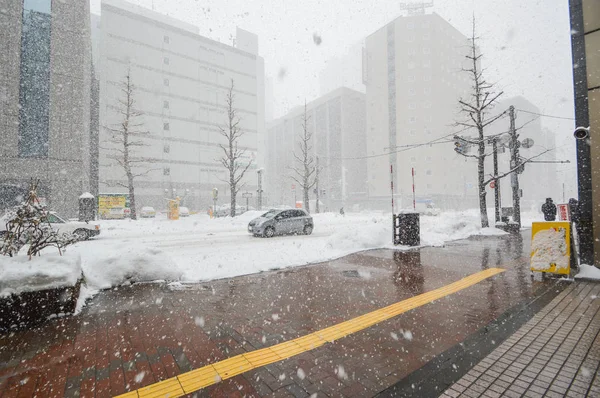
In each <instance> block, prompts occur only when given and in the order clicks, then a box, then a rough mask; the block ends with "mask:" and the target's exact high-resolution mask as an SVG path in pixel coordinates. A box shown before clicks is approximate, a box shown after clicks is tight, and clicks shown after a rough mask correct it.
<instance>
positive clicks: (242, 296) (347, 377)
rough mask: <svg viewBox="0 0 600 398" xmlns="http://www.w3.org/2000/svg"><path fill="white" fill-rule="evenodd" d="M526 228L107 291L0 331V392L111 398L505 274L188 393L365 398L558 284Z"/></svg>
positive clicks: (554, 289) (552, 290)
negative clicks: (481, 275) (70, 311)
mask: <svg viewBox="0 0 600 398" xmlns="http://www.w3.org/2000/svg"><path fill="white" fill-rule="evenodd" d="M523 236H524V237H522V236H503V237H477V238H471V239H469V240H463V241H457V242H453V243H450V244H448V245H447V246H446V247H444V248H424V249H421V250H415V251H408V252H400V251H392V250H373V251H368V252H363V253H359V254H355V255H351V256H347V257H344V258H341V259H338V260H334V261H330V262H327V263H322V264H317V265H311V266H306V267H301V268H294V269H286V270H273V271H271V272H266V273H261V274H254V275H248V276H242V277H237V278H233V279H225V280H219V281H211V282H205V283H200V284H189V285H186V284H170V285H167V284H136V285H133V286H125V287H120V288H118V289H114V290H110V291H105V292H102V293H101V294H99V295H98V296H96V297H95V298H94V299H93V300H92V301H91V302H90V303H89V304H88V306H87V307H86V308H85V309H84V310H83V312H82V313H81V314H80V315H79V316H75V317H67V318H62V319H55V320H53V321H51V322H49V323H47V324H45V325H44V326H42V327H40V328H39V329H36V330H28V331H18V332H13V333H10V334H6V335H2V336H0V394H1V395H0V396H1V397H2V398H4V397H17V396H23V397H27V396H39V397H54V396H57V397H58V396H67V397H75V396H81V397H106V396H113V395H118V394H121V393H124V392H127V391H132V390H135V389H138V388H140V387H143V386H146V385H149V384H152V383H155V382H158V381H161V380H164V379H166V378H169V377H173V376H175V375H178V374H181V373H183V372H187V371H189V370H192V369H196V368H199V367H202V366H204V365H207V364H209V363H213V362H216V361H219V360H223V359H226V358H229V357H232V356H234V355H237V354H241V353H245V352H248V351H253V350H255V349H259V348H263V347H268V346H271V345H273V344H276V343H280V342H282V341H287V340H290V339H293V338H296V337H301V336H304V335H306V334H309V333H311V332H314V331H317V330H319V329H322V328H325V327H328V326H331V325H333V324H336V323H339V322H342V321H345V320H347V319H350V318H354V317H356V316H359V315H362V314H365V313H368V312H371V311H374V310H376V309H379V308H381V307H384V306H387V305H390V304H393V303H396V302H399V301H402V300H404V299H407V298H410V297H413V296H414V295H418V294H421V293H424V292H428V291H431V290H433V289H436V288H440V287H442V286H445V285H447V284H449V283H452V282H455V281H458V280H460V279H461V278H464V277H466V276H468V275H470V274H473V273H475V272H478V271H481V270H484V269H487V268H492V267H500V268H505V269H506V272H504V273H502V274H500V275H497V276H494V277H492V278H490V279H486V280H484V281H482V282H480V283H478V284H477V285H475V286H472V287H469V288H467V289H464V290H461V291H459V292H457V293H454V294H452V295H450V296H447V297H445V298H443V299H440V300H437V301H435V302H432V303H429V304H427V305H425V306H422V307H419V308H417V309H414V310H412V311H410V312H407V313H405V314H402V315H400V316H398V317H396V318H393V319H391V320H388V321H384V322H382V323H379V324H376V325H374V326H372V327H370V328H368V329H366V330H363V331H360V332H357V333H355V334H352V335H350V336H347V337H344V338H342V339H340V340H337V341H335V342H334V343H332V344H326V345H324V346H322V347H319V348H316V349H314V350H312V351H308V352H304V353H301V354H299V355H297V356H294V357H291V358H289V359H287V360H284V361H281V362H277V363H275V364H271V365H267V366H265V367H261V368H258V369H254V370H251V371H248V372H246V373H243V374H241V375H238V376H235V377H233V378H231V379H228V380H224V381H222V382H220V383H217V384H216V385H214V386H211V387H208V388H206V389H204V390H201V391H199V392H197V393H195V394H193V395H192V396H273V397H279V396H294V397H304V396H309V395H311V394H315V393H316V394H317V395H316V396H323V397H325V396H346V397H351V396H373V395H376V394H377V393H379V392H382V391H385V390H386V389H388V388H390V387H391V386H393V385H395V384H396V383H398V382H399V381H400V380H402V379H405V377H406V376H408V375H411V374H413V372H414V371H416V370H417V369H419V368H421V367H422V366H423V365H425V364H426V363H428V362H429V361H430V360H432V359H434V358H436V357H438V356H439V355H440V354H442V353H444V352H448V350H449V349H451V348H452V347H455V346H456V345H457V344H458V343H461V342H464V341H465V340H466V339H468V338H469V337H470V336H472V335H474V334H476V333H477V332H478V331H480V330H481V329H482V328H483V327H485V326H486V325H488V324H490V322H493V321H494V320H496V319H497V318H498V317H500V316H501V315H503V314H505V313H506V312H507V311H509V310H511V309H513V308H515V307H518V306H522V305H523V304H524V303H529V302H533V301H534V300H535V299H536V298H538V297H539V296H541V295H548V294H549V295H553V296H554V295H556V294H558V293H559V292H560V290H561V289H559V288H557V287H556V286H557V285H556V282H555V281H552V280H546V281H543V280H542V279H541V278H540V277H539V276H536V278H534V279H532V278H531V276H530V272H529V268H528V260H529V253H528V252H529V247H530V242H529V238H528V236H529V232H528V231H526V232H524V234H523ZM492 348H493V347H490V348H489V351H491V349H492ZM299 369H301V370H299ZM465 372H466V370H465ZM460 376H461V375H458V377H457V379H458V378H460Z"/></svg>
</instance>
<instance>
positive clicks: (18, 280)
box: [0, 252, 81, 297]
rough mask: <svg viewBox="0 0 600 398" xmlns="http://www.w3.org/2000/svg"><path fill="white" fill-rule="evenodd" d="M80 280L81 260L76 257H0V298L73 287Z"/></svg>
mask: <svg viewBox="0 0 600 398" xmlns="http://www.w3.org/2000/svg"><path fill="white" fill-rule="evenodd" d="M80 277H81V257H80V256H79V254H77V253H71V252H69V253H63V255H62V256H61V255H59V254H58V253H46V254H44V255H42V256H39V257H33V258H32V259H31V260H29V257H28V256H15V257H8V256H0V296H2V297H5V296H9V295H11V294H20V293H23V292H30V291H35V290H46V289H54V288H59V287H64V286H73V285H75V284H76V283H77V280H78V279H79V278H80Z"/></svg>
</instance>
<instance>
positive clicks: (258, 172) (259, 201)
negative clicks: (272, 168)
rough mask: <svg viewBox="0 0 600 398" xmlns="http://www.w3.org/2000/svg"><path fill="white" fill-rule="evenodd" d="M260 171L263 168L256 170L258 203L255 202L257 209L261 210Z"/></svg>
mask: <svg viewBox="0 0 600 398" xmlns="http://www.w3.org/2000/svg"><path fill="white" fill-rule="evenodd" d="M262 172H263V169H258V170H257V174H258V203H257V207H258V210H262V193H263V190H262Z"/></svg>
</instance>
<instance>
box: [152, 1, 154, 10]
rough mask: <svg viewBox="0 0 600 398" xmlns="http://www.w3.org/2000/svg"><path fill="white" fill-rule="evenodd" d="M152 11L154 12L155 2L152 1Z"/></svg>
mask: <svg viewBox="0 0 600 398" xmlns="http://www.w3.org/2000/svg"><path fill="white" fill-rule="evenodd" d="M152 11H154V0H152Z"/></svg>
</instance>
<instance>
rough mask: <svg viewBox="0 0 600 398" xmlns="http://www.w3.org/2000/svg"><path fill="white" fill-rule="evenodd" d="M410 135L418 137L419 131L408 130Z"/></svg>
mask: <svg viewBox="0 0 600 398" xmlns="http://www.w3.org/2000/svg"><path fill="white" fill-rule="evenodd" d="M408 134H409V135H417V131H416V130H408Z"/></svg>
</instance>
